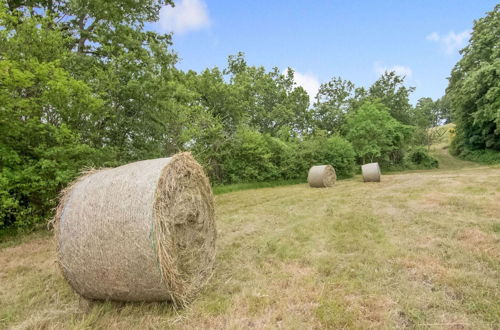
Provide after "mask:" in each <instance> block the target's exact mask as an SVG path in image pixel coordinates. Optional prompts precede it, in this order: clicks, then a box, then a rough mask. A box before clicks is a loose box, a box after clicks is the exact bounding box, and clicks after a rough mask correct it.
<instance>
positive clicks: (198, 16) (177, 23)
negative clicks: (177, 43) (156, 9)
mask: <svg viewBox="0 0 500 330" xmlns="http://www.w3.org/2000/svg"><path fill="white" fill-rule="evenodd" d="M158 23H159V28H160V30H161V31H163V32H174V33H179V34H183V33H186V32H189V31H194V30H200V29H205V28H208V27H209V26H210V24H211V22H210V16H209V14H208V8H207V5H206V4H205V2H204V1H203V0H181V1H180V2H176V4H175V7H173V8H172V7H169V6H168V7H167V6H165V7H163V8H162V9H161V10H160V20H159V22H158Z"/></svg>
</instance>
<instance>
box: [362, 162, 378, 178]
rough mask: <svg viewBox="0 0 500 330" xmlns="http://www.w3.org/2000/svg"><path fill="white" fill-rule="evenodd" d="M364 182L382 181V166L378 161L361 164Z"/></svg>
mask: <svg viewBox="0 0 500 330" xmlns="http://www.w3.org/2000/svg"><path fill="white" fill-rule="evenodd" d="M361 173H362V174H363V181H364V182H380V175H381V173H380V166H378V163H369V164H365V165H362V166H361Z"/></svg>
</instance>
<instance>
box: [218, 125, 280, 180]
mask: <svg viewBox="0 0 500 330" xmlns="http://www.w3.org/2000/svg"><path fill="white" fill-rule="evenodd" d="M266 142H267V141H266V139H265V137H264V135H262V134H261V133H259V132H257V131H254V130H251V129H249V128H241V129H239V130H238V131H237V132H236V134H235V136H234V138H233V139H232V140H231V142H230V143H229V145H228V148H227V149H226V150H225V151H224V157H223V164H222V168H223V171H224V177H223V179H222V181H223V183H237V182H259V181H266V180H277V179H279V177H280V175H279V169H278V168H277V167H276V165H275V164H273V163H272V156H273V155H272V152H271V150H270V148H269V146H268V145H267V143H266Z"/></svg>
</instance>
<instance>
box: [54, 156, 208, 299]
mask: <svg viewBox="0 0 500 330" xmlns="http://www.w3.org/2000/svg"><path fill="white" fill-rule="evenodd" d="M54 228H55V231H56V240H57V245H58V258H59V264H60V267H61V269H62V272H63V275H64V277H65V278H66V280H67V281H68V282H69V284H70V285H71V287H73V289H74V290H75V291H76V292H77V293H79V294H80V295H82V296H83V297H85V298H88V299H104V300H117V301H167V300H169V301H172V302H174V303H175V304H176V305H184V304H185V303H186V302H187V301H189V299H190V298H191V297H192V296H193V295H194V294H195V293H196V292H197V291H198V290H199V289H200V288H201V287H202V286H203V285H204V284H205V283H206V281H207V280H208V279H209V277H210V276H211V274H212V271H213V262H214V258H215V239H216V230H215V219H214V201H213V195H212V189H211V187H210V183H209V181H208V178H207V177H206V176H205V174H204V172H203V169H202V167H201V166H200V165H199V164H198V163H197V162H196V161H195V160H194V158H193V157H192V156H191V154H190V153H180V154H177V155H175V156H173V157H171V158H160V159H153V160H144V161H140V162H135V163H131V164H128V165H124V166H120V167H117V168H113V169H103V170H99V171H93V172H89V173H86V174H84V175H83V176H82V177H80V178H79V179H78V180H76V181H75V182H74V183H73V184H72V185H70V186H69V187H68V188H67V189H66V190H65V191H64V192H63V194H62V198H61V202H60V204H59V206H58V208H57V211H56V216H55V218H54Z"/></svg>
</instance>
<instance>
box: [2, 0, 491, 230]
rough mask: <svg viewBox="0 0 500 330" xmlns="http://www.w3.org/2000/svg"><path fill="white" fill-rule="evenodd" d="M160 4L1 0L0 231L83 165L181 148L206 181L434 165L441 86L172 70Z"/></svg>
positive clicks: (45, 206) (254, 69)
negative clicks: (416, 94) (315, 85)
mask: <svg viewBox="0 0 500 330" xmlns="http://www.w3.org/2000/svg"><path fill="white" fill-rule="evenodd" d="M162 5H172V2H171V1H163V0H162V1H160V0H137V1H100V0H86V1H77V0H61V1H57V0H45V1H37V0H11V1H6V2H3V3H2V4H1V5H0V26H1V29H0V110H1V118H0V229H2V228H3V229H9V230H10V229H12V230H24V229H29V228H33V227H36V226H37V225H38V224H43V223H44V221H45V220H46V219H47V218H48V217H50V216H51V214H52V209H53V207H54V206H55V203H56V201H57V195H58V193H59V191H60V190H61V189H62V188H64V187H65V186H66V185H67V184H68V182H70V181H71V180H73V179H74V178H75V177H76V176H77V175H78V173H79V172H80V171H82V170H83V169H86V168H100V167H109V166H118V165H120V164H124V163H128V162H131V161H136V160H141V159H150V158H158V157H167V156H170V155H172V154H173V153H175V152H178V151H182V150H189V151H191V152H192V153H193V154H194V155H195V157H196V158H197V159H198V161H199V162H200V163H201V164H202V165H203V166H204V167H205V169H206V171H207V173H208V175H209V176H210V178H211V180H212V182H213V183H214V184H228V183H238V182H250V181H271V180H289V179H301V178H305V176H306V174H307V170H308V169H309V167H310V166H311V165H315V164H320V163H329V164H332V165H333V166H334V167H335V168H336V170H337V174H338V175H339V176H340V177H349V176H352V175H353V174H354V173H355V171H356V170H357V166H356V164H361V163H365V162H372V161H378V162H379V163H381V165H382V166H383V167H384V168H386V169H390V168H393V169H403V168H428V167H435V166H437V161H436V160H435V159H433V158H432V157H431V156H430V155H429V154H428V152H427V146H428V145H430V144H431V143H432V142H433V141H432V135H430V133H429V132H430V130H429V128H430V127H433V126H436V125H438V124H440V123H445V122H449V121H450V120H451V119H452V118H455V115H454V112H453V111H452V110H451V109H452V107H451V105H452V104H455V103H456V102H457V101H456V99H455V98H454V97H453V96H450V97H448V95H446V96H445V97H443V98H442V99H439V100H436V101H434V100H432V99H430V98H422V99H420V100H419V101H418V103H417V104H416V106H412V105H411V104H410V102H409V97H410V95H411V93H412V92H413V91H414V88H412V87H407V86H406V85H405V84H404V77H401V76H398V75H397V74H395V73H394V72H386V73H385V74H383V75H382V76H381V77H380V78H379V79H378V80H377V81H376V82H375V83H374V84H372V85H371V86H369V87H366V88H365V87H361V86H355V85H354V84H353V83H352V82H350V81H349V80H345V79H342V78H340V77H334V78H332V79H331V80H330V81H328V82H327V83H324V84H322V85H321V87H320V89H319V91H318V94H317V95H316V96H315V98H314V99H313V100H310V98H309V96H308V94H307V93H306V92H305V90H304V89H303V88H302V87H300V86H298V85H297V84H296V83H295V82H294V71H293V70H291V69H288V70H287V71H286V72H281V71H280V70H279V69H278V68H273V69H271V70H266V69H265V68H264V67H261V66H252V65H249V64H248V63H247V61H246V59H245V56H244V54H243V53H238V54H235V55H230V56H229V57H228V62H227V66H226V67H225V68H218V67H214V68H208V69H206V70H203V71H202V72H194V71H182V70H179V69H177V68H176V66H175V65H176V62H177V60H178V58H177V55H176V53H175V51H174V50H173V45H172V39H171V35H168V34H158V33H155V32H151V31H146V30H145V29H144V24H145V23H146V22H151V21H156V20H157V19H158V13H159V9H160V8H161V6H162ZM497 49H498V48H497ZM453 79H455V78H453V77H452V80H451V81H453ZM456 79H458V78H456ZM451 85H452V84H451V83H450V86H451ZM450 88H451V87H450ZM449 94H450V95H451V94H452V93H449ZM449 99H451V101H450V100H449ZM454 102H455V103H454ZM458 122H461V121H458ZM457 132H459V133H458V134H457V136H461V134H462V133H461V131H460V130H459V129H458V127H457Z"/></svg>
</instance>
